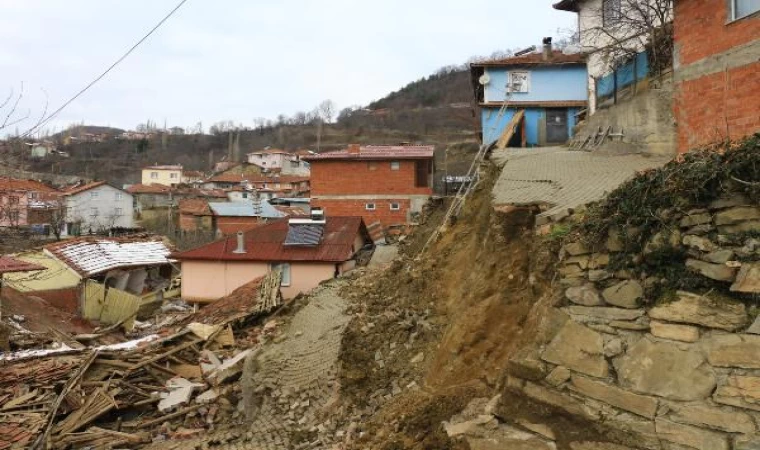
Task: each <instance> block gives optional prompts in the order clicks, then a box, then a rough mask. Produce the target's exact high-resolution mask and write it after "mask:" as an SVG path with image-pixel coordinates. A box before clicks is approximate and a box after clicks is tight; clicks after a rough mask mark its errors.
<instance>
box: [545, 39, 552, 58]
mask: <svg viewBox="0 0 760 450" xmlns="http://www.w3.org/2000/svg"><path fill="white" fill-rule="evenodd" d="M550 59H552V38H551V37H545V38H544V61H549V60H550Z"/></svg>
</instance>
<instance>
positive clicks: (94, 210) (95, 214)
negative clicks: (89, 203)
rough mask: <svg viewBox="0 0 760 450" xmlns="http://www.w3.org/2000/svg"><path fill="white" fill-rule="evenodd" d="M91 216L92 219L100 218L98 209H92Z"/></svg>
mask: <svg viewBox="0 0 760 450" xmlns="http://www.w3.org/2000/svg"><path fill="white" fill-rule="evenodd" d="M90 215H91V216H92V217H97V216H98V208H90Z"/></svg>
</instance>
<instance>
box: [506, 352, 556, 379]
mask: <svg viewBox="0 0 760 450" xmlns="http://www.w3.org/2000/svg"><path fill="white" fill-rule="evenodd" d="M507 367H508V370H509V373H510V374H511V375H514V376H516V377H519V378H522V379H525V380H532V381H539V380H543V379H544V378H545V377H546V375H547V374H548V373H549V369H548V368H547V367H546V363H544V362H543V361H542V360H541V357H540V355H539V351H538V348H535V347H531V346H528V347H524V348H522V349H520V350H519V351H518V352H517V353H516V354H515V355H514V356H513V357H512V358H510V359H509V362H508V366H507Z"/></svg>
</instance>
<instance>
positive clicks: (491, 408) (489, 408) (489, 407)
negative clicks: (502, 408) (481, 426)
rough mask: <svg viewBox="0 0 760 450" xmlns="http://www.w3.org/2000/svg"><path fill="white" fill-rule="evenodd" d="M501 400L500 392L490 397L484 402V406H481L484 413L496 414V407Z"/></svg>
mask: <svg viewBox="0 0 760 450" xmlns="http://www.w3.org/2000/svg"><path fill="white" fill-rule="evenodd" d="M500 401H501V394H497V395H495V396H493V397H492V398H491V400H488V403H486V406H485V408H483V413H484V414H490V415H495V414H496V407H497V406H498V405H499V402H500Z"/></svg>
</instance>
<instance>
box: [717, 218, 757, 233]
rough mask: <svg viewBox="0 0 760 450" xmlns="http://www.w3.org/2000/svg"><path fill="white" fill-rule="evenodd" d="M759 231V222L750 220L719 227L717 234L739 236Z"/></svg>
mask: <svg viewBox="0 0 760 450" xmlns="http://www.w3.org/2000/svg"><path fill="white" fill-rule="evenodd" d="M754 231H760V220H751V221H748V222H741V223H737V224H734V225H721V226H719V227H718V232H719V233H721V234H739V233H749V232H754Z"/></svg>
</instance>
